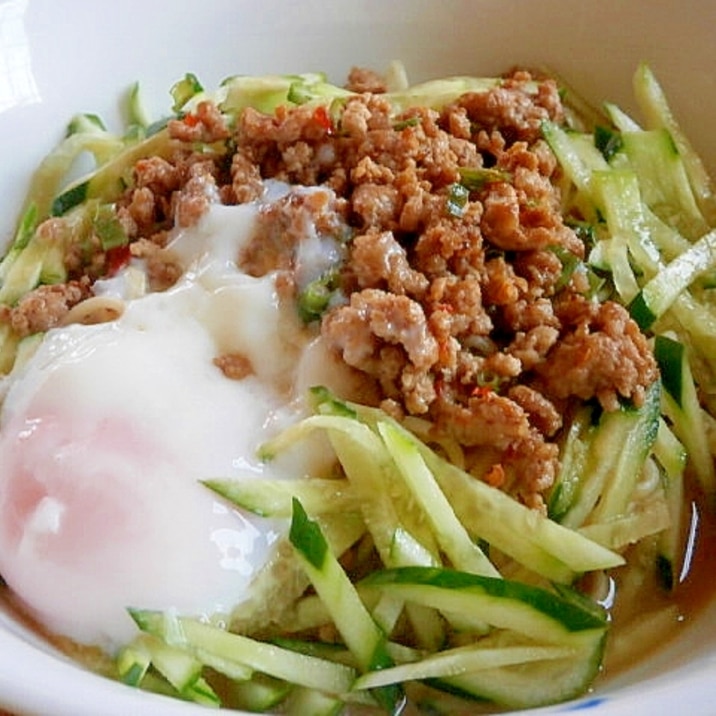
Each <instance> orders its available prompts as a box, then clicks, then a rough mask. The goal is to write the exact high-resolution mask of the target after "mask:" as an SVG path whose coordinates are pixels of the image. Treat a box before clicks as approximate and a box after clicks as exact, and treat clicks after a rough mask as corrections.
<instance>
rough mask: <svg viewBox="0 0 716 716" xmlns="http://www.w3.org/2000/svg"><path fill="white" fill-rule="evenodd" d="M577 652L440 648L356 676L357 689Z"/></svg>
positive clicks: (541, 648)
mask: <svg viewBox="0 0 716 716" xmlns="http://www.w3.org/2000/svg"><path fill="white" fill-rule="evenodd" d="M574 654H575V651H574V649H570V648H569V647H561V646H535V645H532V646H508V647H503V648H490V647H485V646H483V645H482V644H480V643H477V644H473V645H471V646H466V647H457V648H455V649H448V650H446V651H441V652H438V653H437V654H435V655H433V656H428V657H425V658H424V659H422V660H420V661H418V662H416V663H410V664H401V665H400V666H393V667H391V668H389V669H382V670H381V671H372V672H371V673H369V674H364V675H363V676H359V677H358V679H356V683H355V684H354V686H353V688H354V689H370V688H375V687H376V686H384V685H386V684H395V683H400V682H404V681H416V680H420V679H430V678H438V677H441V676H457V675H458V674H464V673H470V672H473V671H479V670H481V669H490V668H492V669H494V668H498V667H500V666H510V665H513V664H527V663H529V662H531V661H543V660H545V659H560V658H565V657H568V656H572V655H574Z"/></svg>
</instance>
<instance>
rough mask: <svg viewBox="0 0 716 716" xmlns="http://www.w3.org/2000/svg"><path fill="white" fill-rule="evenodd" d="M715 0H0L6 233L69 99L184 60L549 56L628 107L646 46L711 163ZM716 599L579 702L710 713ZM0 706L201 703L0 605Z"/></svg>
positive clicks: (255, 67) (85, 101) (714, 157)
mask: <svg viewBox="0 0 716 716" xmlns="http://www.w3.org/2000/svg"><path fill="white" fill-rule="evenodd" d="M715 24H716V3H710V2H704V1H702V0H658V1H656V2H655V1H654V0H634V1H626V0H596V1H594V2H592V1H591V0H590V1H586V0H583V1H582V2H578V3H575V2H573V1H572V0H501V2H495V1H494V0H492V1H490V0H437V1H435V2H432V1H430V0H392V1H391V2H386V1H385V0H361V2H355V0H332V2H330V3H323V2H319V1H317V0H305V1H304V2H290V3H289V2H286V0H262V2H260V3H259V2H250V1H249V0H208V1H207V2H205V3H203V4H200V5H198V4H197V3H195V2H192V1H191V0H171V2H169V1H166V2H165V1H164V0H157V1H152V2H148V1H147V0H123V1H122V2H121V3H115V4H113V5H112V6H109V5H107V4H104V3H99V2H96V0H71V1H68V2H64V3H62V2H56V0H32V1H30V0H3V1H2V2H0V160H1V164H0V166H1V171H0V196H2V203H0V242H5V243H6V242H7V241H8V240H9V239H10V237H11V235H12V232H13V225H14V221H15V219H16V212H17V208H18V206H19V203H20V202H21V200H22V196H23V193H24V191H25V189H26V187H27V182H28V178H29V175H30V172H31V170H32V168H33V167H34V166H35V165H36V164H37V162H38V161H39V160H40V159H41V158H42V156H43V155H44V154H45V153H46V152H47V151H48V150H49V149H50V148H51V147H52V146H53V145H54V144H55V143H56V142H57V141H58V140H59V139H60V137H61V135H62V132H63V128H64V126H65V123H66V121H67V120H68V118H69V117H70V116H71V115H72V114H74V113H75V112H77V111H91V112H97V113H99V114H100V115H102V116H103V117H104V118H106V119H107V120H108V122H109V123H110V124H111V123H112V122H116V121H118V114H117V112H118V110H117V107H118V98H119V96H120V94H121V92H122V91H123V90H124V89H125V88H126V87H128V86H129V85H130V83H132V82H133V81H135V80H140V81H141V83H142V87H143V89H144V92H145V96H146V97H147V98H148V104H149V107H150V110H156V112H157V113H160V112H161V110H164V109H166V108H167V107H168V105H169V103H170V102H169V97H168V94H167V90H168V88H169V86H170V85H171V84H172V83H173V82H174V81H175V80H176V79H178V78H179V77H181V76H183V74H184V73H185V72H187V71H191V72H194V73H195V74H196V75H197V76H199V78H200V79H201V80H202V81H203V83H204V84H205V85H206V86H208V87H211V86H214V85H216V84H217V83H218V82H219V81H220V80H221V79H223V78H224V77H226V76H228V75H231V74H237V73H247V74H250V73H259V74H263V73H268V72H278V73H284V72H301V71H313V70H325V71H328V72H329V74H330V76H331V77H332V78H333V79H334V80H336V81H341V80H342V79H343V78H344V77H345V75H346V74H347V71H348V69H349V68H350V67H351V66H352V65H354V64H360V65H365V66H371V67H374V68H377V69H381V68H384V67H386V66H387V64H388V63H389V62H390V61H391V60H393V59H401V60H403V61H404V63H405V64H406V66H407V68H408V71H409V74H410V77H411V79H413V80H420V79H427V78H430V77H437V76H441V75H446V74H482V75H486V74H492V73H497V72H501V71H503V70H505V69H507V68H509V67H510V66H512V65H517V64H519V65H530V66H541V65H545V66H548V67H551V68H554V69H556V70H557V71H558V72H559V73H561V74H562V75H563V76H564V77H565V78H566V79H567V80H568V81H569V82H570V83H571V84H572V85H573V86H575V87H577V88H579V89H580V90H581V91H582V92H583V93H584V95H585V96H586V97H588V98H589V99H591V100H594V101H599V100H603V99H609V100H611V101H614V102H617V103H619V104H620V105H621V106H622V107H624V108H625V109H627V110H632V109H633V102H632V95H631V77H632V73H633V71H634V69H635V68H636V66H637V64H638V63H639V62H640V61H642V60H646V61H647V62H649V64H650V65H651V66H652V68H653V69H654V70H655V72H656V74H657V76H658V77H659V79H660V80H661V82H662V84H663V85H664V87H665V89H666V91H667V94H668V96H669V98H670V100H671V102H672V104H673V107H674V108H675V109H676V111H677V114H678V116H679V118H680V120H681V122H682V124H683V126H684V128H685V129H686V131H687V133H688V134H689V135H690V137H691V138H692V140H693V141H694V143H695V145H696V147H697V149H698V151H699V152H700V153H701V154H702V156H703V157H704V158H705V159H706V162H707V164H709V165H710V166H711V167H712V168H716V133H714V132H713V131H712V124H713V122H714V120H715V119H716V73H714V71H713V68H714V67H716V43H715V42H713V36H712V33H713V27H714V25H715ZM715 676H716V600H715V601H714V603H713V604H712V605H711V606H710V607H708V608H707V609H706V610H705V611H704V612H703V613H701V614H700V616H699V617H698V619H696V620H694V623H686V624H684V625H683V626H682V632H681V634H680V636H679V637H678V638H677V640H676V641H674V642H673V643H672V644H671V645H670V646H668V647H667V648H666V649H664V650H663V651H662V652H660V653H658V654H657V655H655V656H654V657H653V658H651V659H649V660H647V661H645V662H644V663H641V664H638V665H635V666H634V667H633V668H632V669H630V670H628V671H626V672H624V673H622V674H621V675H619V677H618V678H616V679H613V680H611V681H610V682H609V683H608V684H606V685H605V686H603V687H602V690H598V691H597V692H596V693H595V694H593V695H591V696H589V697H587V698H585V699H583V700H581V701H578V702H576V703H575V704H570V705H562V706H557V707H554V708H552V709H545V710H540V711H539V712H540V713H563V712H566V711H571V710H581V709H587V710H589V712H590V714H595V716H596V714H599V715H600V716H606V715H607V714H609V715H617V714H646V713H650V714H651V713H665V712H666V711H667V710H668V709H670V708H678V709H679V712H680V713H688V714H691V715H692V716H693V715H698V714H707V713H708V714H710V713H713V711H714V706H713V705H712V699H713V693H714V691H713V679H714V677H715ZM0 707H4V708H6V709H9V710H12V711H13V713H23V714H43V715H44V716H60V715H62V714H68V715H70V714H71V715H72V716H83V715H87V716H90V715H91V716H96V714H100V713H101V714H103V715H104V716H111V715H112V714H117V715H120V714H121V715H122V716H124V715H126V714H136V715H137V716H142V715H145V714H146V715H148V714H151V715H152V716H162V715H163V714H184V713H186V714H196V713H203V712H204V711H203V709H201V710H200V709H199V708H198V707H193V706H191V705H187V704H184V703H180V702H176V701H171V700H168V699H164V698H162V697H156V696H151V695H148V694H144V693H141V692H137V691H134V690H132V689H129V688H127V687H123V686H121V685H119V684H116V683H113V682H110V681H108V680H105V679H102V678H100V677H97V676H95V675H93V674H89V673H87V672H85V671H83V670H82V669H80V668H78V667H77V666H75V665H74V664H72V663H70V662H68V661H67V660H66V659H64V658H62V657H60V656H58V655H56V654H54V653H53V652H52V650H51V649H49V648H48V647H47V646H46V645H45V644H44V643H43V642H42V641H41V640H40V639H38V638H37V637H36V636H34V635H33V634H32V633H30V632H28V631H27V630H25V629H24V628H22V627H21V626H20V625H19V624H18V623H17V622H15V621H14V620H13V618H12V617H11V616H10V614H9V612H8V611H7V609H4V608H3V607H2V605H1V604H0Z"/></svg>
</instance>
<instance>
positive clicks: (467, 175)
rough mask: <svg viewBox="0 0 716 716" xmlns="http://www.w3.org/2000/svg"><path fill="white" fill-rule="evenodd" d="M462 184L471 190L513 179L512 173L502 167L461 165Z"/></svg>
mask: <svg viewBox="0 0 716 716" xmlns="http://www.w3.org/2000/svg"><path fill="white" fill-rule="evenodd" d="M458 171H459V172H460V184H462V185H463V186H464V187H465V188H466V189H469V190H470V191H479V190H480V189H482V188H483V187H484V186H485V184H493V183H495V182H503V181H506V182H508V181H511V180H512V174H511V173H510V172H507V171H503V170H501V169H492V168H486V167H460V168H459V169H458Z"/></svg>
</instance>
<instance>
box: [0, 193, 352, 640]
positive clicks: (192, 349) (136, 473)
mask: <svg viewBox="0 0 716 716" xmlns="http://www.w3.org/2000/svg"><path fill="white" fill-rule="evenodd" d="M258 211H259V207H257V206H255V205H243V206H236V207H226V206H220V205H214V206H212V208H211V209H210V210H209V211H208V212H207V213H206V214H205V215H204V216H203V217H202V219H201V220H200V221H199V222H198V224H197V225H196V226H194V227H192V228H190V229H184V230H182V231H181V232H180V233H178V234H177V235H176V236H175V238H174V240H173V244H172V246H171V248H172V250H173V251H174V252H175V253H176V255H177V256H179V257H180V258H181V261H182V265H183V267H184V268H185V271H184V274H183V276H182V277H181V279H180V280H179V282H178V283H177V284H176V285H175V286H174V287H172V288H171V289H169V290H168V291H165V292H162V293H148V294H146V295H142V296H141V297H139V298H134V299H133V300H128V301H127V302H126V309H125V310H124V312H123V314H122V316H121V317H120V318H118V319H117V320H115V321H112V322H109V323H102V324H98V325H69V326H66V327H61V328H55V329H52V330H50V331H48V332H47V334H46V335H45V336H44V339H43V340H42V341H41V343H40V344H39V347H38V348H37V350H36V351H35V352H34V354H33V355H32V356H31V357H30V358H29V360H27V361H26V362H25V363H24V364H22V365H20V366H18V367H17V368H16V369H15V370H14V371H13V373H12V374H11V375H10V376H8V378H7V379H6V381H7V386H6V394H5V400H4V403H3V405H2V410H1V412H0V574H1V575H2V576H3V578H4V580H5V581H6V582H7V584H8V586H9V587H10V589H11V590H12V591H13V592H14V593H15V595H16V596H17V598H18V599H19V601H20V602H21V603H22V604H23V606H24V607H25V608H26V609H27V611H28V613H29V614H30V615H31V616H33V617H34V618H35V619H37V620H38V621H39V623H40V624H41V625H42V626H43V627H44V628H46V629H47V630H49V631H50V632H53V633H57V634H62V635H64V636H67V637H69V638H71V639H73V640H74V641H76V642H79V643H84V644H92V645H99V646H101V647H103V648H104V649H106V650H107V651H109V652H113V651H115V650H116V649H117V648H119V647H120V646H121V645H122V644H124V643H126V642H127V641H128V640H129V639H131V637H132V636H133V634H134V633H135V626H134V624H133V622H132V620H131V618H130V617H129V616H128V613H127V607H141V608H152V609H164V610H166V609H171V610H175V611H176V612H178V613H181V614H189V615H197V616H207V617H208V616H215V615H217V614H229V613H230V612H231V610H232V609H233V608H234V607H235V606H236V605H238V604H240V603H241V602H242V601H243V600H245V599H247V598H248V596H249V595H250V590H251V583H252V580H253V579H254V577H255V576H256V574H257V573H258V572H259V571H260V570H261V568H262V567H264V566H265V565H266V564H267V563H269V562H270V560H271V556H272V551H273V549H274V548H275V544H276V542H277V540H278V538H279V537H280V536H281V535H282V534H283V533H284V531H285V530H286V529H287V524H285V521H282V520H269V519H264V518H259V517H256V516H253V515H249V514H245V513H242V512H240V511H239V510H238V509H234V508H232V507H230V506H228V505H227V504H226V503H223V502H221V501H220V500H219V499H218V498H216V497H215V496H214V495H213V494H212V493H211V492H210V491H209V490H208V489H207V488H206V487H204V486H203V485H202V484H200V482H199V481H200V480H202V479H206V478H209V477H234V476H236V477H238V476H240V477H244V478H245V477H246V476H247V475H251V476H255V478H256V479H261V478H263V477H281V478H299V477H301V476H304V475H307V474H312V475H316V474H318V475H320V474H322V473H324V472H325V471H326V470H328V469H329V468H330V465H331V463H332V455H331V454H330V453H329V452H328V451H326V450H322V449H316V445H315V444H312V445H310V446H308V447H307V448H306V449H305V450H303V451H300V450H299V451H292V452H291V456H290V462H289V461H288V460H284V461H282V460H281V458H279V459H277V460H276V461H272V462H271V463H270V464H262V463H260V462H259V461H258V460H257V459H256V458H255V455H256V450H257V448H258V446H259V445H260V444H261V443H262V442H263V441H265V440H266V439H267V438H268V437H270V436H271V435H274V434H276V433H277V432H278V431H280V430H281V429H282V428H283V427H285V426H286V425H288V424H289V423H291V422H293V421H295V420H297V419H299V418H300V417H302V416H303V414H304V408H303V405H302V395H303V394H304V390H305V388H307V387H308V385H309V383H310V382H312V379H313V378H314V377H316V376H317V375H321V376H322V377H323V378H324V381H323V382H326V380H325V379H326V378H328V376H327V375H326V373H325V366H326V365H331V361H330V358H329V357H328V356H327V354H326V352H325V351H324V350H322V348H321V345H320V339H316V338H315V337H314V338H312V337H311V335H310V334H307V331H306V330H305V328H304V327H303V326H301V325H300V324H299V322H298V319H297V318H296V315H295V308H294V307H293V306H292V305H287V302H285V301H282V300H281V299H280V296H279V293H278V289H277V284H276V276H275V275H274V274H272V273H269V274H267V275H265V276H261V277H254V276H249V275H247V274H245V273H243V272H242V271H241V270H240V269H239V268H238V267H237V263H236V257H237V256H238V255H239V251H240V249H241V247H242V245H243V243H244V242H246V241H247V240H249V238H250V236H251V233H252V230H253V227H254V225H255V222H256V216H257V213H258ZM137 270H138V269H137V268H136V267H129V268H128V269H126V271H128V272H131V271H134V272H135V273H136V272H137ZM135 279H136V276H135ZM130 283H132V284H133V285H134V286H135V287H136V283H137V282H136V280H134V281H128V280H127V275H125V276H119V277H117V278H115V279H111V280H108V281H107V282H105V283H104V284H103V285H102V284H98V286H97V288H98V290H101V291H105V292H106V293H107V294H109V295H111V294H112V293H113V292H119V293H122V291H124V290H125V289H124V288H122V286H123V285H124V286H125V287H126V285H128V284H130ZM289 303H290V302H289ZM224 353H237V354H240V355H241V356H243V357H245V358H246V359H248V363H249V364H250V366H251V368H252V371H251V372H250V374H249V375H247V376H246V377H244V378H242V379H241V380H236V379H229V378H227V377H226V376H225V375H224V374H223V373H222V371H221V370H220V368H219V367H217V365H216V364H215V363H214V359H215V357H217V355H220V354H224ZM333 368H334V370H333V378H331V379H329V381H328V382H330V380H333V383H334V387H335V385H336V383H340V380H341V377H340V375H341V371H340V368H336V367H335V365H334V366H333Z"/></svg>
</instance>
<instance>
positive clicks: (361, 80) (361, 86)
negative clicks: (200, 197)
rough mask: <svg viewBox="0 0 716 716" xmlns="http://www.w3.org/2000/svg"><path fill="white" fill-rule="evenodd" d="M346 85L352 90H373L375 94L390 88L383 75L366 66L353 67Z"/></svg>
mask: <svg viewBox="0 0 716 716" xmlns="http://www.w3.org/2000/svg"><path fill="white" fill-rule="evenodd" d="M345 87H346V89H347V90H350V91H351V92H359V93H360V92H371V93H373V94H380V93H381V92H385V91H387V89H388V88H387V86H386V84H385V79H384V78H383V76H382V75H380V74H379V73H378V72H376V71H375V70H371V69H367V68H365V67H353V68H352V69H351V71H350V72H349V73H348V80H347V82H346V85H345Z"/></svg>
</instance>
